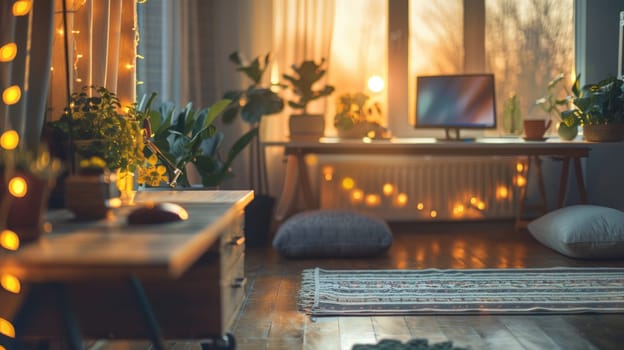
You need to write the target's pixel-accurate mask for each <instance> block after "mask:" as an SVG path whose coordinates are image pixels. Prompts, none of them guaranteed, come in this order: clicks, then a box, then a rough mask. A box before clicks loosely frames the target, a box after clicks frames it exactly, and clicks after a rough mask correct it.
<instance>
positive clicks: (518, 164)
mask: <svg viewBox="0 0 624 350" xmlns="http://www.w3.org/2000/svg"><path fill="white" fill-rule="evenodd" d="M523 170H524V164H522V163H520V162H518V163H516V171H517V172H519V173H521V172H522V171H523Z"/></svg>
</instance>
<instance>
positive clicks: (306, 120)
mask: <svg viewBox="0 0 624 350" xmlns="http://www.w3.org/2000/svg"><path fill="white" fill-rule="evenodd" d="M288 126H289V129H290V138H291V139H317V138H319V137H322V136H323V135H324V133H325V117H324V116H323V115H322V114H293V115H291V116H290V119H289V120H288Z"/></svg>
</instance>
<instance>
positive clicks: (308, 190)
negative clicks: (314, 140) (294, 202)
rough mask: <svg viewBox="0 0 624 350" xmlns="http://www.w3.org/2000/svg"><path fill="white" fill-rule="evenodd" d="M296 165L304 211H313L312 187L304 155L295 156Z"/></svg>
mask: <svg viewBox="0 0 624 350" xmlns="http://www.w3.org/2000/svg"><path fill="white" fill-rule="evenodd" d="M297 165H298V168H299V181H300V182H301V191H302V192H303V202H304V203H305V208H306V209H315V208H317V207H318V206H317V205H316V200H315V198H314V195H313V194H312V185H311V184H310V176H309V175H308V166H307V165H306V163H305V155H304V154H299V155H298V156H297Z"/></svg>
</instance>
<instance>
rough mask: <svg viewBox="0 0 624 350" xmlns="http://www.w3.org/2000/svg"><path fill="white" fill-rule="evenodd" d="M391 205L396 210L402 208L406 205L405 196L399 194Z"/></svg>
mask: <svg viewBox="0 0 624 350" xmlns="http://www.w3.org/2000/svg"><path fill="white" fill-rule="evenodd" d="M393 204H394V206H395V207H397V208H403V207H404V206H405V205H406V204H407V194H405V193H399V194H398V195H397V196H396V198H395V199H394V203H393Z"/></svg>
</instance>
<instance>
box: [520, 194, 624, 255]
mask: <svg viewBox="0 0 624 350" xmlns="http://www.w3.org/2000/svg"><path fill="white" fill-rule="evenodd" d="M528 229H529V232H531V234H532V235H533V237H535V239H537V240H538V241H540V242H541V243H542V244H544V245H546V246H548V247H550V248H552V249H554V250H556V251H558V252H559V253H561V254H563V255H567V256H570V257H573V258H597V259H608V258H624V212H622V211H620V210H617V209H613V208H608V207H602V206H596V205H574V206H569V207H565V208H561V209H557V210H555V211H552V212H550V213H548V214H546V215H544V216H542V217H540V218H538V219H535V220H533V221H532V222H530V223H529V225H528Z"/></svg>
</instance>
